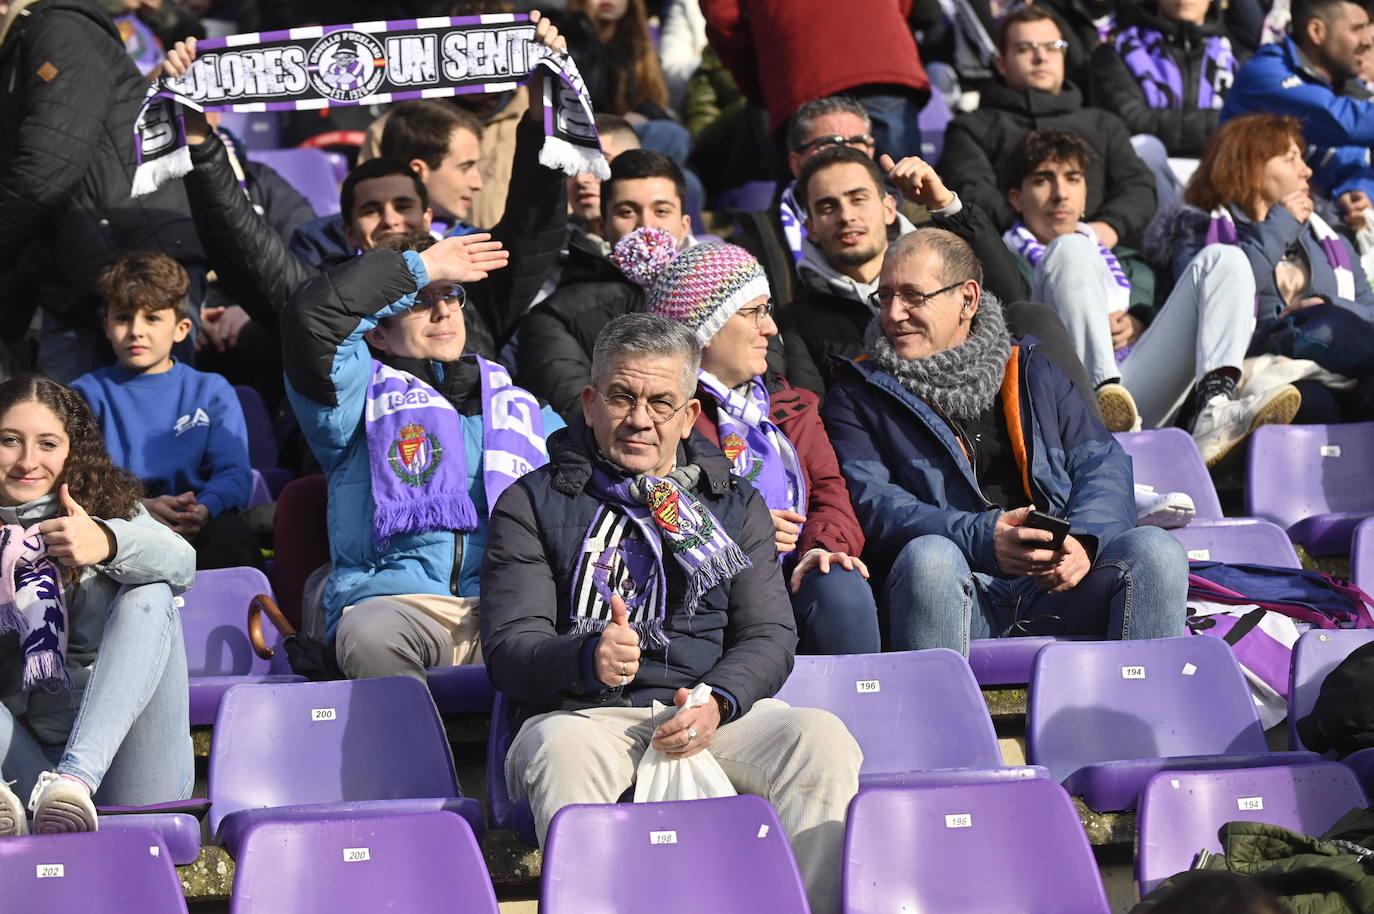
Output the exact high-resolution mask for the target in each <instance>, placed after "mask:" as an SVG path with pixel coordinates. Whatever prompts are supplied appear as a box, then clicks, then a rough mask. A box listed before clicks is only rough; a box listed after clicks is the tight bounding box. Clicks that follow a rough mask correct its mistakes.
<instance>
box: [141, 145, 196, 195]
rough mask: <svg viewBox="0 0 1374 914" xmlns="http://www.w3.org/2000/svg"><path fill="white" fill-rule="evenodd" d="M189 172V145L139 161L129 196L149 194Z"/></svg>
mask: <svg viewBox="0 0 1374 914" xmlns="http://www.w3.org/2000/svg"><path fill="white" fill-rule="evenodd" d="M190 173H191V147H189V146H182V147H181V148H180V149H177V150H176V151H175V152H170V153H168V154H167V155H165V156H161V157H159V158H156V159H149V160H148V161H146V162H143V163H141V164H140V165H139V166H138V168H136V169H135V170H134V181H133V186H132V188H130V191H129V193H130V196H134V197H142V196H145V195H147V194H151V193H152V192H153V191H155V190H157V189H158V188H159V187H161V186H162V185H164V184H166V183H167V182H168V181H175V180H177V179H178V178H184V177H186V176H187V175H189V174H190Z"/></svg>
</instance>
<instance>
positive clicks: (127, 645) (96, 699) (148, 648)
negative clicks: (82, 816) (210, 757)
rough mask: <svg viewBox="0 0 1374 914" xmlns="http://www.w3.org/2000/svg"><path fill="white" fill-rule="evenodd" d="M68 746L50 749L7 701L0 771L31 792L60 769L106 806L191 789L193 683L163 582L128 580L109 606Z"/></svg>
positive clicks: (76, 694)
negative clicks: (189, 680) (189, 683)
mask: <svg viewBox="0 0 1374 914" xmlns="http://www.w3.org/2000/svg"><path fill="white" fill-rule="evenodd" d="M65 694H67V695H70V696H71V701H72V702H73V703H76V702H79V703H80V706H79V709H78V710H77V712H76V720H75V722H74V723H73V725H72V729H71V735H70V736H69V737H68V738H67V742H66V745H65V747H64V746H60V745H59V746H45V745H42V744H40V743H39V742H38V740H37V739H35V738H34V735H33V733H32V732H31V731H30V730H29V729H28V727H27V726H25V720H24V717H23V716H22V715H21V716H20V717H18V718H16V717H15V716H14V714H12V713H11V711H10V709H9V708H7V707H6V706H5V705H4V704H0V771H2V772H3V776H4V777H5V779H7V780H11V781H13V780H17V781H18V784H17V785H16V786H15V792H16V793H17V794H18V795H19V797H20V799H27V798H28V795H29V792H30V791H31V790H32V789H33V785H34V783H35V782H36V781H37V780H38V775H39V774H41V773H42V772H44V771H48V770H56V771H57V772H59V773H60V774H70V775H72V776H74V777H77V778H79V779H80V780H81V781H83V782H84V783H85V784H86V785H87V786H88V787H90V788H92V791H93V793H94V795H95V802H96V803H97V804H100V805H106V806H142V805H146V804H149V803H159V802H164V801H168V800H182V799H185V798H186V797H189V796H190V795H191V788H192V787H193V786H194V781H195V764H194V760H193V759H192V756H191V732H190V729H191V728H190V713H189V710H188V703H189V688H188V686H187V684H186V647H185V644H184V643H183V642H182V635H181V616H180V614H179V612H178V610H177V608H176V604H175V603H174V602H173V600H172V592H171V590H170V589H168V587H167V585H166V584H143V585H140V586H125V587H123V588H121V589H120V591H119V594H118V595H117V596H116V597H115V599H114V601H113V602H112V603H111V604H110V610H109V618H108V619H107V620H106V622H105V632H104V634H103V635H102V637H101V639H100V649H99V652H98V654H97V655H96V660H95V664H94V665H93V666H92V668H91V674H90V678H89V680H88V681H87V682H86V687H85V689H84V691H77V690H72V691H70V692H68V693H65Z"/></svg>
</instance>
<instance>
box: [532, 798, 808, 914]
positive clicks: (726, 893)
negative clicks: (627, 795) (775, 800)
mask: <svg viewBox="0 0 1374 914" xmlns="http://www.w3.org/2000/svg"><path fill="white" fill-rule="evenodd" d="M674 874H678V875H681V876H683V877H685V881H682V882H679V883H677V884H675V886H674V887H672V888H668V887H667V885H666V884H665V880H671V879H673V878H674ZM689 874H696V875H695V876H692V875H689ZM708 874H709V875H708ZM539 898H540V903H539V910H540V911H541V912H542V914H590V912H603V911H604V912H610V911H633V910H638V909H641V908H647V909H649V910H652V911H653V912H654V914H699V912H701V911H711V912H712V914H774V912H776V914H796V912H798V911H806V910H807V904H806V893H805V891H804V890H803V888H802V882H801V876H800V875H799V874H798V872H797V862H796V860H795V858H793V856H792V847H791V845H790V844H789V843H788V841H787V835H786V834H784V833H783V830H782V826H781V825H780V824H778V817H777V815H776V814H775V813H774V812H773V807H772V806H770V805H768V801H767V800H763V799H761V798H759V797H755V796H747V795H746V796H737V797H721V798H719V799H715V800H681V801H678V802H676V803H619V804H607V805H574V806H565V807H563V808H562V809H560V810H559V811H558V812H557V813H556V814H555V815H554V817H553V821H552V822H551V823H550V824H549V837H548V841H547V842H546V844H545V847H544V872H543V877H542V880H541V883H540V892H539Z"/></svg>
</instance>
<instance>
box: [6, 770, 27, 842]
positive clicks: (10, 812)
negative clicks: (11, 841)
mask: <svg viewBox="0 0 1374 914" xmlns="http://www.w3.org/2000/svg"><path fill="white" fill-rule="evenodd" d="M13 783H14V782H13V781H4V780H0V838H13V837H15V836H16V835H23V834H27V833H28V830H29V820H28V817H27V816H26V815H25V814H24V804H23V803H21V802H19V797H17V796H15V794H14V791H13V790H10V784H13Z"/></svg>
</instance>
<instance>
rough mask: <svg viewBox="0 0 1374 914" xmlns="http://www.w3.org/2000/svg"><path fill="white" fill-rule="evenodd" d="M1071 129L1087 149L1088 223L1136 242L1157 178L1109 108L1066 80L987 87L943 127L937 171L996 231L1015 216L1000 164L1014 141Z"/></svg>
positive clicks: (1150, 212) (1146, 218)
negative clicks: (1052, 85)
mask: <svg viewBox="0 0 1374 914" xmlns="http://www.w3.org/2000/svg"><path fill="white" fill-rule="evenodd" d="M1046 128H1054V129H1056V130H1064V131H1067V132H1069V133H1072V134H1074V135H1075V136H1077V137H1078V138H1079V139H1081V140H1083V141H1084V142H1085V143H1087V144H1088V146H1089V147H1090V148H1091V149H1092V151H1093V154H1094V155H1093V161H1092V162H1091V163H1090V164H1089V165H1088V213H1087V219H1086V221H1088V222H1099V221H1100V222H1105V223H1107V224H1108V225H1110V226H1111V227H1112V228H1114V229H1116V233H1117V235H1119V236H1120V237H1121V243H1123V244H1127V245H1130V246H1132V247H1138V246H1139V244H1140V234H1141V233H1142V232H1143V231H1144V230H1145V226H1146V225H1148V224H1149V222H1150V219H1151V218H1152V217H1153V216H1154V214H1155V179H1154V176H1153V175H1152V174H1150V169H1149V168H1148V167H1147V166H1146V165H1145V163H1144V162H1142V161H1141V160H1140V156H1138V155H1136V153H1135V149H1134V148H1132V147H1131V132H1130V130H1128V129H1127V127H1126V125H1125V124H1124V123H1123V122H1122V120H1121V118H1119V117H1117V116H1116V115H1115V114H1113V113H1111V112H1110V111H1099V110H1098V109H1096V108H1085V107H1083V95H1082V93H1080V92H1079V91H1078V89H1077V88H1076V87H1075V86H1074V85H1073V84H1072V83H1065V84H1064V88H1063V89H1062V90H1061V91H1060V93H1059V94H1058V95H1051V94H1049V93H1048V92H1040V91H1038V90H1035V89H1031V90H1029V91H1026V92H1016V91H1014V90H1012V89H1008V88H1007V87H1006V86H1005V85H1001V84H998V85H996V86H992V87H989V88H988V89H987V90H986V91H985V92H984V93H983V95H982V102H981V105H980V107H979V109H978V110H977V111H972V112H970V113H968V114H961V115H959V116H958V117H956V118H955V119H954V120H953V121H951V122H950V125H949V129H948V130H947V131H946V132H945V151H944V154H943V155H942V156H941V157H940V169H939V170H940V175H941V177H943V178H944V181H945V184H946V185H947V186H948V187H949V188H950V189H951V190H953V191H954V192H955V193H957V194H958V195H959V196H960V197H962V198H963V199H964V201H965V202H966V203H976V204H978V206H980V207H982V209H983V211H984V212H986V213H987V214H988V216H989V217H990V218H991V219H992V221H993V223H994V224H996V226H997V228H998V230H999V231H1006V230H1007V229H1009V228H1011V226H1012V223H1013V222H1015V221H1016V211H1015V210H1013V209H1012V208H1011V204H1010V203H1009V202H1007V192H1006V189H1005V187H1004V186H1003V182H1002V179H1001V173H1000V169H1001V167H1002V163H1003V162H1004V161H1006V158H1007V154H1008V153H1009V152H1011V149H1012V147H1013V146H1015V145H1016V144H1017V142H1019V141H1020V139H1021V137H1023V136H1025V135H1026V134H1027V133H1029V132H1030V131H1032V130H1043V129H1046Z"/></svg>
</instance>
